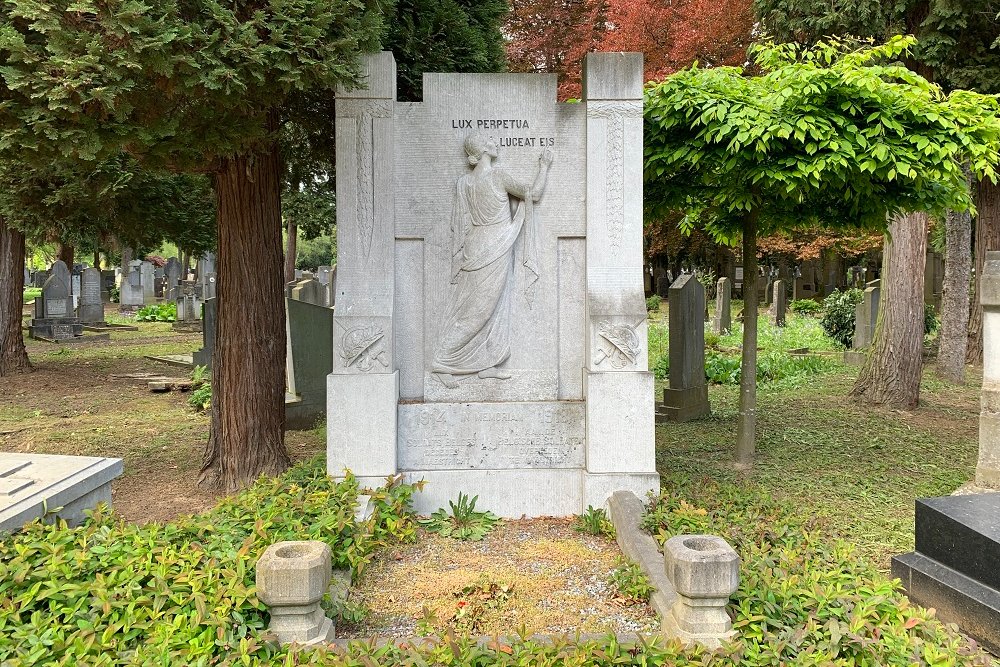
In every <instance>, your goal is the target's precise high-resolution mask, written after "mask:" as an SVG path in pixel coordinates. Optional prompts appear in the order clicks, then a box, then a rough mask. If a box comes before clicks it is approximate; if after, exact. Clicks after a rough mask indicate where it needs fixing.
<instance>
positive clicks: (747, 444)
mask: <svg viewBox="0 0 1000 667" xmlns="http://www.w3.org/2000/svg"><path fill="white" fill-rule="evenodd" d="M756 430H757V212H756V210H754V211H752V212H750V213H749V214H747V217H746V219H745V220H744V222H743V359H742V361H741V363H740V416H739V424H738V426H737V432H736V463H737V464H738V465H741V466H751V465H753V456H754V448H755V444H754V440H755V437H756Z"/></svg>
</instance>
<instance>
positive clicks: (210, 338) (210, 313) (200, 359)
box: [193, 299, 216, 368]
mask: <svg viewBox="0 0 1000 667" xmlns="http://www.w3.org/2000/svg"><path fill="white" fill-rule="evenodd" d="M215 303H216V302H215V299H209V300H207V301H205V303H204V307H203V313H204V314H203V316H202V325H201V341H202V343H201V344H202V347H201V349H200V350H195V352H194V355H193V361H194V365H195V366H204V367H206V368H211V367H212V354H213V353H214V352H215V313H216V308H215Z"/></svg>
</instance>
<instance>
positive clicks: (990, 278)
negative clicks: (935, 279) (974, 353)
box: [976, 251, 1000, 489]
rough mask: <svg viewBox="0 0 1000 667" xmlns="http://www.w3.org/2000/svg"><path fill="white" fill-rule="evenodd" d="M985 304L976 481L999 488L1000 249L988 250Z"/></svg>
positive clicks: (982, 297)
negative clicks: (999, 250)
mask: <svg viewBox="0 0 1000 667" xmlns="http://www.w3.org/2000/svg"><path fill="white" fill-rule="evenodd" d="M979 300H980V303H982V305H983V393H982V406H981V408H980V412H979V463H978V464H977V465H976V484H977V485H979V486H985V487H991V488H994V489H1000V252H998V251H987V253H986V261H985V262H984V264H983V276H982V278H981V279H980V281H979Z"/></svg>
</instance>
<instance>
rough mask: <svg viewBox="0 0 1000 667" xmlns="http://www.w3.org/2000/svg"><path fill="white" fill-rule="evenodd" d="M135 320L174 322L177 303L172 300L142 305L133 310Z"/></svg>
mask: <svg viewBox="0 0 1000 667" xmlns="http://www.w3.org/2000/svg"><path fill="white" fill-rule="evenodd" d="M135 320H136V322H176V321H177V304H176V303H174V302H173V301H170V302H167V303H158V304H153V305H150V306H143V307H142V308H140V309H139V310H137V311H136V312H135Z"/></svg>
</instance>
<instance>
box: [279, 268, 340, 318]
mask: <svg viewBox="0 0 1000 667" xmlns="http://www.w3.org/2000/svg"><path fill="white" fill-rule="evenodd" d="M295 274H296V279H295V280H293V281H291V282H290V283H287V284H286V285H285V295H286V296H287V297H288V298H290V299H295V300H297V301H305V302H306V303H311V304H314V305H317V306H323V307H325V308H333V307H334V306H335V305H336V301H337V265H336V264H334V265H333V266H321V267H319V268H318V269H317V270H316V273H315V274H313V273H310V272H309V271H296V272H295Z"/></svg>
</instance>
